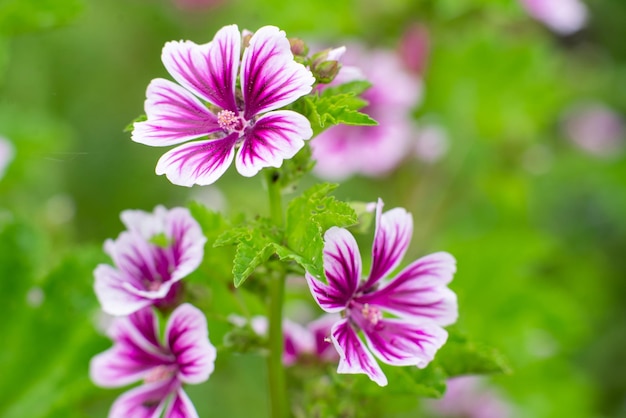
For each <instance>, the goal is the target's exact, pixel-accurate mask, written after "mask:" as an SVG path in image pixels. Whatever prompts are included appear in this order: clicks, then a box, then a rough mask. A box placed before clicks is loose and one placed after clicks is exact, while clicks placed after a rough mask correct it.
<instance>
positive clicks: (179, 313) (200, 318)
mask: <svg viewBox="0 0 626 418" xmlns="http://www.w3.org/2000/svg"><path fill="white" fill-rule="evenodd" d="M165 341H167V344H168V346H169V348H170V350H171V351H172V353H173V354H174V356H176V362H177V363H178V369H179V378H180V380H182V381H183V382H185V383H201V382H204V381H205V380H207V379H208V378H209V376H210V375H211V373H212V372H213V368H214V363H215V356H216V350H215V347H214V346H213V344H211V342H210V341H209V332H208V329H207V323H206V318H205V317H204V314H203V313H202V312H201V311H200V310H199V309H197V308H195V307H193V306H192V305H190V304H188V303H185V304H183V305H180V306H179V307H178V308H176V310H174V312H172V315H171V316H170V318H169V320H168V321H167V327H166V329H165Z"/></svg>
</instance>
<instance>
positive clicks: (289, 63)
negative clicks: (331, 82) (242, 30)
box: [240, 26, 315, 120]
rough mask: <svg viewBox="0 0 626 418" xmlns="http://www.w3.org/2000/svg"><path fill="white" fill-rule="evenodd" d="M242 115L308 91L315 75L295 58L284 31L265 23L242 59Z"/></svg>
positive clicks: (274, 106) (277, 105)
mask: <svg viewBox="0 0 626 418" xmlns="http://www.w3.org/2000/svg"><path fill="white" fill-rule="evenodd" d="M240 77H241V91H242V93H243V99H244V118H245V119H247V120H251V119H252V118H253V117H254V116H256V115H258V114H259V113H263V112H267V111H270V110H275V109H278V108H280V107H283V106H285V105H287V104H289V103H292V102H294V101H295V100H296V99H298V98H300V97H302V96H304V95H305V94H308V93H309V92H310V91H311V89H312V86H313V83H314V82H315V78H314V77H313V75H312V74H311V72H310V71H309V70H307V69H306V68H305V67H304V66H303V65H302V64H299V63H297V62H295V61H294V59H293V54H292V53H291V47H290V45H289V41H288V40H287V37H286V35H285V32H283V31H281V30H279V29H278V28H277V27H275V26H264V27H262V28H260V29H259V30H257V31H256V32H255V34H254V35H253V36H252V38H251V39H250V45H249V46H248V48H246V50H245V51H244V52H243V57H242V60H241V76H240Z"/></svg>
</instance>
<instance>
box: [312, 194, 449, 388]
mask: <svg viewBox="0 0 626 418" xmlns="http://www.w3.org/2000/svg"><path fill="white" fill-rule="evenodd" d="M382 207H383V202H382V201H381V200H379V201H378V203H377V205H376V229H375V234H374V244H373V248H372V266H371V270H370V273H369V275H368V276H367V277H364V278H362V277H361V272H362V262H361V255H360V253H359V248H358V246H357V243H356V240H355V239H354V237H353V236H352V235H351V234H350V232H348V230H346V229H344V228H338V227H332V228H330V229H329V230H327V231H326V233H325V235H324V250H323V267H324V274H325V276H326V283H325V282H323V281H321V280H319V279H318V278H316V277H314V276H313V275H312V274H310V273H309V272H307V274H306V280H307V283H308V285H309V288H310V290H311V293H312V294H313V297H314V299H315V300H316V302H317V303H318V304H319V306H320V307H321V308H322V309H323V310H325V311H326V312H329V313H341V314H342V319H340V320H339V321H337V322H336V323H335V324H334V325H333V326H332V330H331V335H330V338H331V341H332V343H333V345H334V346H335V348H336V349H337V352H338V353H339V356H340V360H339V367H338V368H337V372H338V373H364V374H366V375H367V376H368V377H369V378H370V379H371V380H373V381H374V382H376V383H378V384H379V385H380V386H385V385H386V384H387V377H386V376H385V374H384V373H383V371H382V369H381V368H380V365H379V364H378V363H377V361H376V360H375V358H374V356H376V357H377V358H378V359H379V360H380V361H382V362H384V363H387V364H390V365H393V366H409V365H413V366H417V367H420V368H423V367H426V365H427V364H428V363H429V362H430V361H431V360H432V359H433V357H434V355H435V353H436V352H437V350H438V349H439V348H440V347H441V346H442V345H443V344H444V343H445V341H446V339H447V332H446V331H445V330H444V329H443V328H442V326H444V325H449V324H452V323H454V322H455V321H456V318H457V311H458V308H457V300H456V295H455V294H454V292H452V291H451V290H450V289H449V288H448V287H447V285H448V283H449V282H450V281H451V280H452V276H453V274H454V272H455V271H456V261H455V259H454V257H452V255H450V254H448V253H446V252H438V253H434V254H430V255H427V256H425V257H422V258H420V259H418V260H416V261H414V262H413V263H411V264H409V265H408V266H407V267H405V268H404V269H402V271H400V272H399V273H398V274H397V275H395V277H392V278H389V275H390V274H391V273H392V272H393V271H394V270H395V269H396V267H398V265H399V263H400V261H401V259H402V257H403V256H404V254H405V253H406V251H407V248H408V246H409V242H410V240H411V235H412V233H413V220H412V217H411V215H410V214H409V213H408V212H407V211H406V210H404V209H403V208H395V209H392V210H390V211H388V212H385V213H384V214H383V213H382ZM359 334H362V335H363V337H364V338H365V343H364V342H363V340H362V338H361V337H360V336H359ZM366 345H367V347H366Z"/></svg>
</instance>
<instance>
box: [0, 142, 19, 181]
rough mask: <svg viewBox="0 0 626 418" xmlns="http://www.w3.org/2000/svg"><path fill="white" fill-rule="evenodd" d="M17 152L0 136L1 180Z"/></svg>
mask: <svg viewBox="0 0 626 418" xmlns="http://www.w3.org/2000/svg"><path fill="white" fill-rule="evenodd" d="M14 155H15V150H14V148H13V145H12V144H11V143H10V142H9V141H8V140H7V139H5V138H3V137H1V136H0V179H1V178H2V177H3V176H4V172H5V171H6V169H7V167H8V165H9V163H10V162H11V160H13V156H14Z"/></svg>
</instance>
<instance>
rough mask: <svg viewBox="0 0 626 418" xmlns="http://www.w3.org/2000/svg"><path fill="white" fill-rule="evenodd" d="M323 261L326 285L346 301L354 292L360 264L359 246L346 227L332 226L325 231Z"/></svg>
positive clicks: (358, 278) (359, 272)
mask: <svg viewBox="0 0 626 418" xmlns="http://www.w3.org/2000/svg"><path fill="white" fill-rule="evenodd" d="M323 262H324V274H325V276H326V280H327V281H328V286H330V287H331V288H333V289H334V290H335V291H337V292H339V293H340V294H341V295H343V297H344V299H345V301H346V302H347V301H348V300H349V299H350V298H352V296H353V295H354V293H355V292H356V289H357V286H358V284H359V280H360V279H361V265H362V263H361V254H360V253H359V246H358V245H357V243H356V240H355V239H354V237H353V236H352V234H351V233H350V232H348V230H347V229H344V228H338V227H336V226H334V227H332V228H330V229H328V230H327V231H326V233H325V234H324V251H323Z"/></svg>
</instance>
